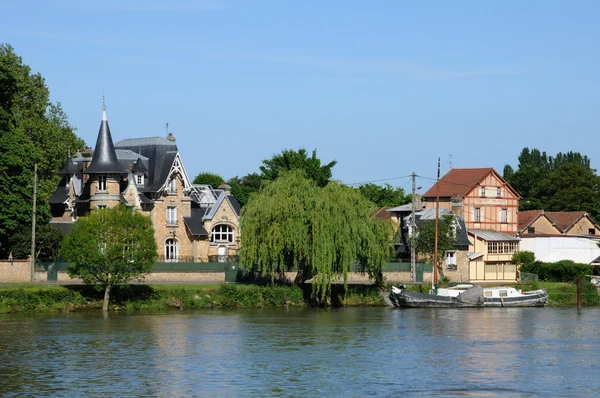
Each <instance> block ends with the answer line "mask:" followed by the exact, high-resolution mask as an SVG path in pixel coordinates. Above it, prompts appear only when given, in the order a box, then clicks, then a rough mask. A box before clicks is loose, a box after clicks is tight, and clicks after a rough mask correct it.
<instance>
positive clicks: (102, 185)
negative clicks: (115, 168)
mask: <svg viewBox="0 0 600 398" xmlns="http://www.w3.org/2000/svg"><path fill="white" fill-rule="evenodd" d="M98 191H106V176H98Z"/></svg>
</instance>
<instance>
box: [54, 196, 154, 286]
mask: <svg viewBox="0 0 600 398" xmlns="http://www.w3.org/2000/svg"><path fill="white" fill-rule="evenodd" d="M156 250H157V249H156V242H155V241H154V230H153V227H152V221H151V220H150V218H149V217H146V216H144V215H142V214H139V213H137V212H133V210H132V209H128V208H126V207H125V206H122V205H121V206H118V207H115V208H112V209H99V210H96V211H94V212H92V213H91V214H90V215H89V216H87V217H85V218H84V217H82V218H80V219H79V220H77V221H76V222H75V223H74V224H73V228H72V229H71V232H70V233H69V235H67V237H66V238H65V239H64V241H63V244H62V248H61V254H62V257H63V258H64V259H65V260H66V261H69V262H70V263H71V267H69V269H68V271H67V272H68V274H69V276H70V277H72V278H81V279H82V280H83V281H84V282H85V283H86V284H92V285H100V286H102V287H105V288H106V287H111V286H115V285H122V284H125V283H128V282H129V281H130V280H132V279H134V278H140V277H141V276H142V275H143V274H144V273H147V272H150V271H151V270H152V267H153V265H154V261H155V259H156Z"/></svg>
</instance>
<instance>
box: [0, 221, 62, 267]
mask: <svg viewBox="0 0 600 398" xmlns="http://www.w3.org/2000/svg"><path fill="white" fill-rule="evenodd" d="M64 237H65V235H64V234H63V233H62V231H61V230H60V229H58V228H57V227H55V226H54V225H52V224H44V225H40V227H39V228H37V231H36V233H35V248H36V254H35V258H39V259H42V260H54V259H56V258H58V257H59V252H60V245H61V243H62V240H63V239H64ZM8 245H9V247H10V250H11V252H12V254H13V256H14V258H27V256H29V255H30V254H31V227H29V226H27V227H25V229H23V230H22V231H21V232H19V233H17V234H14V235H11V236H10V237H9V238H8Z"/></svg>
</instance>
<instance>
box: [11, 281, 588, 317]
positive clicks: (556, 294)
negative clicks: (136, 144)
mask: <svg viewBox="0 0 600 398" xmlns="http://www.w3.org/2000/svg"><path fill="white" fill-rule="evenodd" d="M410 288H411V289H414V290H419V289H421V291H424V292H425V291H428V290H429V286H426V285H421V286H419V285H414V286H411V287H410ZM517 288H518V289H523V290H530V289H538V288H543V289H546V290H547V291H548V297H549V299H548V301H549V303H548V305H549V306H572V305H577V286H576V285H575V284H573V283H553V282H538V283H534V284H533V285H526V286H517ZM333 292H334V294H333V299H332V300H331V302H330V303H328V305H329V306H331V307H342V306H345V307H359V306H363V307H364V306H385V305H386V303H385V301H384V299H383V297H382V296H381V294H380V292H379V290H378V289H377V288H376V287H374V286H362V285H350V286H348V291H347V292H344V291H343V287H342V286H340V285H334V290H333ZM102 299H103V292H102V291H98V290H96V289H94V288H93V287H89V286H79V285H67V286H48V285H21V286H4V287H0V313H44V312H64V311H66V303H67V301H68V302H69V310H70V311H78V312H85V311H98V310H101V309H102ZM582 300H583V305H585V306H593V305H600V295H598V293H597V291H596V288H595V287H594V286H593V285H591V284H590V283H589V282H585V283H584V284H583V291H582ZM182 302H183V308H184V309H200V308H277V307H279V308H291V307H307V306H310V305H311V302H310V287H309V286H307V287H306V289H304V290H303V289H301V288H300V287H298V286H259V285H243V284H221V285H132V286H126V287H118V288H115V289H114V290H113V293H112V295H111V305H110V310H111V311H120V310H124V311H165V310H169V309H179V308H180V305H181V303H182Z"/></svg>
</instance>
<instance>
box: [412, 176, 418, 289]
mask: <svg viewBox="0 0 600 398" xmlns="http://www.w3.org/2000/svg"><path fill="white" fill-rule="evenodd" d="M416 192H417V175H416V174H415V173H414V172H413V173H412V212H411V215H410V281H411V282H414V281H416V280H417V264H416V263H417V256H416V253H415V232H417V229H416V222H415V212H416V211H417V201H416V199H415V194H416Z"/></svg>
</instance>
